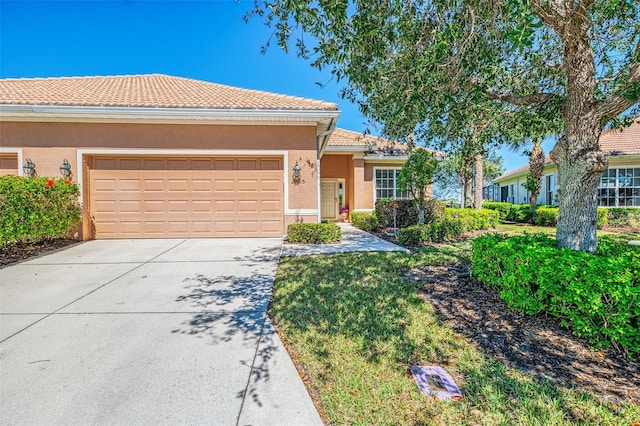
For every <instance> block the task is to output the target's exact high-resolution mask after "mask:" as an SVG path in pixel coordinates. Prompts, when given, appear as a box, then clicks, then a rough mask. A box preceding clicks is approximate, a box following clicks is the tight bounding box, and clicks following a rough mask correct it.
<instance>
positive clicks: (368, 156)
mask: <svg viewBox="0 0 640 426" xmlns="http://www.w3.org/2000/svg"><path fill="white" fill-rule="evenodd" d="M339 116H340V111H339V110H338V106H337V105H336V104H333V103H328V102H323V101H318V100H312V99H304V98H299V97H294V96H288V95H279V94H274V93H267V92H261V91H256V90H247V89H242V88H237V87H231V86H226V85H221V84H214V83H210V82H205V81H198V80H192V79H187V78H180V77H173V76H167V75H160V74H152V75H133V76H110V77H70V78H33V79H3V80H0V174H16V175H20V176H22V175H24V173H25V172H29V171H30V168H29V166H30V165H33V166H34V167H33V173H34V174H36V175H38V176H49V177H55V176H58V177H59V176H60V173H61V170H60V168H61V166H62V165H63V164H65V162H66V163H68V164H69V166H70V172H71V178H72V179H73V180H74V181H75V182H77V183H78V185H79V186H80V189H81V199H80V202H81V204H82V207H83V223H82V231H81V236H82V238H83V239H89V238H161V237H257V236H282V235H284V234H285V233H286V227H287V226H288V225H289V224H291V223H294V222H299V221H303V222H317V221H319V220H321V219H336V218H338V217H339V209H340V208H349V209H350V211H371V210H372V209H373V203H374V202H375V200H376V199H377V198H379V197H388V196H394V194H395V193H396V191H397V190H396V177H397V170H399V168H400V167H401V166H402V164H403V162H404V161H405V160H406V155H405V152H404V151H403V150H401V149H400V148H399V147H398V146H393V145H392V144H389V143H388V141H385V140H382V139H378V138H374V137H370V136H366V137H364V136H362V135H361V134H360V133H357V132H350V131H346V130H341V129H336V123H337V121H338V118H339ZM27 163H30V164H27ZM24 166H27V167H24Z"/></svg>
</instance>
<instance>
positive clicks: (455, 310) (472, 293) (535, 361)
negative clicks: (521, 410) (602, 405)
mask: <svg viewBox="0 0 640 426" xmlns="http://www.w3.org/2000/svg"><path fill="white" fill-rule="evenodd" d="M468 272H469V269H468V266H467V265H462V264H457V265H448V266H422V267H420V268H414V269H412V270H411V271H409V272H408V276H409V277H410V278H412V279H415V280H419V281H421V282H423V283H424V286H423V287H422V289H421V292H420V295H421V297H422V298H423V299H424V300H425V301H427V302H429V303H430V304H432V305H433V306H434V308H435V309H436V311H437V312H438V313H439V314H440V316H441V318H443V322H444V323H445V324H446V325H447V326H449V327H451V328H452V329H453V330H455V331H456V332H457V333H459V334H460V335H463V336H465V337H466V338H468V339H470V340H471V341H473V342H474V343H475V345H477V346H478V347H479V348H480V349H481V350H482V351H483V352H484V353H485V354H487V355H489V356H492V357H494V358H496V359H498V360H500V361H502V362H503V363H504V364H505V365H508V366H511V367H514V368H517V369H519V370H522V371H525V372H529V373H531V374H533V375H534V376H535V377H537V378H540V379H549V380H550V381H551V382H553V383H555V384H558V385H561V386H566V387H572V388H577V389H581V390H589V391H591V392H593V394H595V395H596V397H598V398H599V399H600V400H602V401H605V402H611V403H621V402H623V401H630V402H633V403H640V363H638V362H633V361H630V360H628V359H626V358H625V357H624V356H623V355H622V354H617V353H614V352H613V351H608V352H604V351H595V350H592V349H591V348H590V347H589V344H588V343H587V342H586V341H585V340H584V339H581V338H578V337H576V336H574V335H572V334H571V332H570V331H569V330H567V329H565V328H563V327H560V325H559V324H558V323H557V321H555V320H554V319H552V318H548V317H545V316H543V315H537V316H529V315H524V314H521V313H516V312H510V311H509V309H508V308H507V306H506V304H505V303H504V302H503V301H502V300H501V299H500V296H499V295H498V294H496V293H495V292H493V291H491V290H490V289H488V288H487V287H485V286H484V285H483V284H482V283H480V282H478V281H477V280H475V279H474V278H472V277H469V275H468Z"/></svg>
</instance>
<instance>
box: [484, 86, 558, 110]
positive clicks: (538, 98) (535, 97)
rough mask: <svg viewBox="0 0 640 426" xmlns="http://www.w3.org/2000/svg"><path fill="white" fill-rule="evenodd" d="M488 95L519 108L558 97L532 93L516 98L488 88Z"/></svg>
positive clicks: (550, 94) (549, 94) (551, 94)
mask: <svg viewBox="0 0 640 426" xmlns="http://www.w3.org/2000/svg"><path fill="white" fill-rule="evenodd" d="M487 95H489V97H490V98H492V99H497V100H499V101H503V102H508V103H510V104H513V105H518V106H522V105H531V104H539V103H542V102H545V101H548V100H549V99H552V98H554V97H556V96H557V95H556V94H554V93H532V94H530V95H525V96H516V95H511V94H508V93H500V92H498V91H496V90H493V89H492V88H487Z"/></svg>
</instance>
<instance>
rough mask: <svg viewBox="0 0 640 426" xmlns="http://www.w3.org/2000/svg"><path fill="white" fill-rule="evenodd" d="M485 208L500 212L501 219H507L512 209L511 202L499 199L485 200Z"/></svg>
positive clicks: (483, 206)
mask: <svg viewBox="0 0 640 426" xmlns="http://www.w3.org/2000/svg"><path fill="white" fill-rule="evenodd" d="M482 208H483V209H489V210H497V211H498V212H499V213H500V219H501V220H506V219H507V216H508V215H509V210H511V203H503V202H498V201H485V202H484V203H482Z"/></svg>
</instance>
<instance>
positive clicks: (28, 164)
mask: <svg viewBox="0 0 640 426" xmlns="http://www.w3.org/2000/svg"><path fill="white" fill-rule="evenodd" d="M22 171H23V172H24V175H25V176H26V177H33V176H35V174H36V163H34V162H33V161H31V158H27V159H26V161H25V163H24V166H22Z"/></svg>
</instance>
